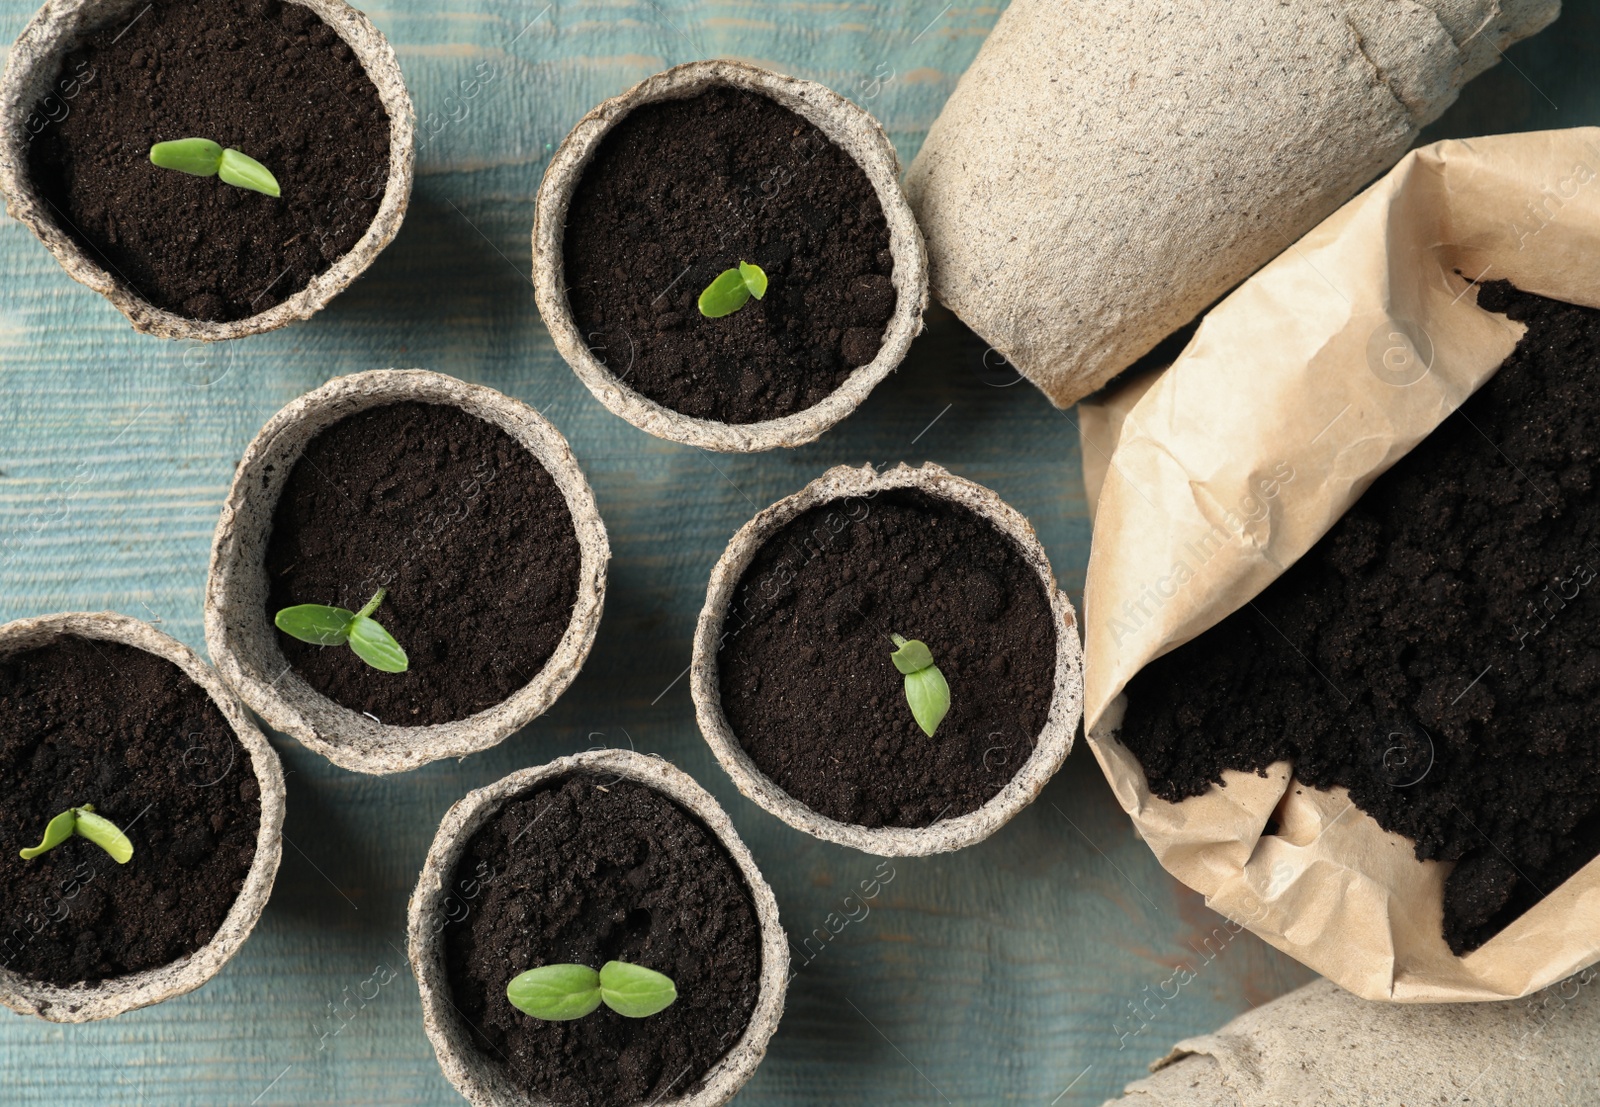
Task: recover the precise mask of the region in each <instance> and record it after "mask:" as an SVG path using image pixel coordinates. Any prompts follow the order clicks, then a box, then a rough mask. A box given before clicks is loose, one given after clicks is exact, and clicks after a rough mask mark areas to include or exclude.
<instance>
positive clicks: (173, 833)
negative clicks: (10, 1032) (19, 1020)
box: [0, 612, 284, 1022]
mask: <svg viewBox="0 0 1600 1107" xmlns="http://www.w3.org/2000/svg"><path fill="white" fill-rule="evenodd" d="M0 705H3V706H0V789H3V790H4V793H5V796H6V804H5V813H4V818H3V820H0V822H3V826H4V839H5V840H4V842H3V843H0V882H3V883H4V886H5V888H6V895H5V902H4V908H3V917H0V925H3V927H4V930H3V932H0V1003H4V1004H5V1005H6V1006H7V1007H9V1008H11V1009H12V1010H13V1011H16V1012H18V1013H20V1014H25V1015H36V1016H38V1017H39V1018H42V1019H48V1020H50V1021H51V1022H88V1021H90V1020H93V1019H104V1018H110V1017H112V1016H113V1015H120V1014H122V1013H123V1012H124V1011H132V1010H133V1009H135V1008H137V1007H147V1006H149V1005H150V1004H152V1003H160V1002H161V1001H162V1000H167V999H172V998H173V997H174V996H181V995H183V994H184V993H185V992H191V991H193V990H194V989H196V988H198V987H200V985H202V984H204V983H205V982H206V981H208V980H210V979H211V978H212V977H213V976H215V975H217V973H218V972H219V971H221V969H222V966H223V965H224V964H226V963H227V961H228V959H229V958H230V957H232V956H233V955H234V954H235V953H236V952H238V950H239V947H240V946H242V945H243V944H244V941H245V939H246V938H248V937H249V936H250V931H251V930H253V929H254V928H255V925H256V920H257V919H259V918H260V917H261V911H262V909H263V908H264V907H266V904H267V897H268V896H269V895H270V894H271V892H272V881H273V878H274V877H275V876H276V875H277V872H278V859H279V855H280V852H281V851H282V848H283V842H282V839H283V810H284V788H283V769H282V767H281V766H280V765H279V763H278V755H277V753H276V752H274V751H273V749H272V747H271V746H270V745H268V744H267V740H266V739H265V738H264V737H263V736H262V734H261V732H260V731H259V730H257V729H256V727H255V724H254V723H253V722H252V721H251V719H250V715H249V713H248V712H246V711H245V709H244V706H243V705H242V704H241V703H239V701H238V699H237V698H236V697H235V696H234V694H233V693H232V692H231V691H230V690H229V689H228V688H227V687H226V686H225V685H224V684H223V683H222V681H221V680H219V679H218V678H217V675H216V673H214V672H212V670H211V668H210V667H209V666H208V665H206V664H205V662H203V661H201V660H200V658H198V657H197V656H195V654H194V651H192V650H190V649H189V648H188V647H187V646H184V645H183V644H182V643H180V642H177V641H175V640H174V639H172V638H169V637H167V636H166V635H165V634H162V633H161V632H160V631H157V630H155V629H154V628H153V627H151V626H149V625H148V624H146V623H142V622H140V621H138V620H137V619H130V618H127V617H126V616H123V615H114V614H112V613H110V612H101V613H98V614H81V613H70V614H60V615H44V616H40V617H37V618H31V619H19V620H17V621H16V622H12V623H7V624H5V625H4V626H0ZM74 808H93V814H94V816H96V817H98V818H100V819H105V820H109V821H110V822H111V823H112V824H113V825H114V826H115V827H116V828H117V829H119V830H120V831H122V833H123V834H124V835H125V837H126V844H127V845H129V846H130V847H131V850H130V853H129V855H128V856H126V858H125V859H124V860H122V861H120V862H119V860H118V859H117V858H115V857H114V856H113V855H112V853H111V852H108V851H107V849H105V848H102V847H101V846H100V845H98V844H96V842H95V841H92V840H90V839H89V838H87V837H84V836H82V835H80V834H69V836H68V837H67V838H66V839H65V840H64V841H60V842H58V843H57V844H55V845H53V846H52V847H51V848H50V849H48V850H45V851H44V852H42V853H37V854H35V855H34V856H33V857H31V858H29V859H24V858H23V857H22V856H21V851H23V850H30V849H32V848H33V847H37V846H39V845H41V844H44V842H46V841H49V840H50V839H48V838H46V835H45V828H46V826H47V825H49V824H51V823H52V821H53V820H55V819H56V818H57V816H60V815H63V814H65V813H67V812H68V810H69V809H74ZM70 822H71V820H70V819H69V823H70Z"/></svg>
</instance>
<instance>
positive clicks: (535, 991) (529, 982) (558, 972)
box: [506, 961, 678, 1022]
mask: <svg viewBox="0 0 1600 1107" xmlns="http://www.w3.org/2000/svg"><path fill="white" fill-rule="evenodd" d="M506 998H507V999H509V1000H510V1001H511V1005H512V1006H513V1007H515V1008H516V1009H517V1010H519V1011H521V1012H522V1013H523V1014H525V1015H532V1016H533V1017H534V1018H536V1019H544V1020H546V1021H547V1022H565V1021H567V1020H568V1019H581V1018H583V1016H585V1015H587V1014H590V1013H592V1012H593V1011H594V1010H595V1008H597V1007H599V1006H600V1005H601V1004H602V1003H604V1004H605V1005H606V1006H607V1007H609V1008H611V1009H612V1010H613V1011H615V1012H616V1013H617V1014H619V1015H623V1016H625V1017H627V1018H630V1019H643V1018H648V1017H649V1016H651V1015H654V1014H658V1013H659V1012H662V1011H665V1010H666V1009H667V1008H668V1007H670V1006H672V1001H673V1000H675V999H677V998H678V988H677V985H675V984H673V982H672V978H671V977H668V976H664V975H663V974H661V973H658V972H656V971H655V970H654V969H647V968H645V967H644V966H643V965H630V964H629V963H628V962H626V961H607V962H606V963H605V964H604V965H603V966H601V968H600V971H599V972H595V971H594V970H593V969H591V968H590V967H589V966H588V965H541V966H540V967H539V968H537V969H529V970H528V971H527V972H525V973H522V974H521V975H519V976H518V977H517V978H516V979H514V980H513V981H512V982H511V983H510V984H507V985H506Z"/></svg>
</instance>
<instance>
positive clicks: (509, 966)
mask: <svg viewBox="0 0 1600 1107" xmlns="http://www.w3.org/2000/svg"><path fill="white" fill-rule="evenodd" d="M451 893H452V895H454V896H455V897H456V898H457V899H458V900H459V901H460V902H461V904H463V905H464V907H465V910H466V912H467V913H466V915H465V916H464V917H462V916H461V914H460V912H459V911H457V912H453V913H452V915H453V917H455V918H457V919H459V921H454V922H449V923H446V924H445V926H444V933H443V941H444V955H445V965H446V969H447V971H448V973H449V977H450V991H451V998H452V1000H453V1002H454V1003H455V1006H456V1008H457V1009H458V1010H459V1011H460V1012H461V1014H462V1016H463V1017H464V1018H465V1020H466V1022H467V1023H468V1025H470V1026H472V1027H474V1028H475V1029H476V1030H477V1040H478V1042H479V1044H480V1046H481V1047H482V1048H483V1049H484V1051H485V1052H486V1053H487V1055H488V1056H489V1057H491V1058H494V1059H497V1060H499V1061H500V1062H501V1063H502V1064H504V1065H505V1066H506V1068H507V1069H508V1070H509V1072H510V1073H511V1075H512V1077H513V1078H514V1079H516V1080H518V1081H520V1082H521V1083H522V1084H523V1086H524V1087H526V1088H528V1089H529V1091H531V1092H533V1093H534V1094H535V1095H536V1096H537V1097H539V1098H544V1099H548V1100H549V1101H550V1102H552V1103H557V1104H562V1105H582V1107H623V1105H633V1104H644V1103H655V1102H657V1101H659V1100H660V1099H662V1098H664V1097H666V1096H668V1095H669V1094H670V1095H671V1097H672V1098H673V1099H674V1100H676V1099H677V1098H678V1097H679V1096H682V1095H686V1094H688V1093H690V1092H693V1091H695V1090H696V1089H697V1088H699V1087H700V1085H701V1083H702V1078H703V1077H704V1076H705V1074H706V1073H707V1072H708V1071H709V1070H710V1069H711V1067H712V1066H713V1065H714V1064H716V1062H717V1061H718V1060H719V1059H721V1057H722V1056H723V1055H724V1054H725V1053H727V1051H728V1050H729V1049H730V1048H731V1047H732V1046H733V1045H734V1044H735V1043H736V1042H737V1041H738V1040H739V1036H740V1035H741V1034H742V1033H743V1032H744V1029H745V1027H746V1026H747V1025H749V1022H750V1015H751V1013H752V1012H753V1011H754V1010H755V1003H756V999H757V997H758V995H759V993H760V987H761V929H760V924H759V922H758V921H757V916H756V911H755V906H754V904H753V902H752V901H751V898H750V891H749V887H748V886H747V885H746V884H745V882H744V878H743V876H742V875H741V874H740V873H739V870H738V868H737V867H736V866H735V865H734V863H733V860H732V858H730V857H729V856H728V854H727V851H726V850H724V849H723V847H722V844H721V843H720V842H718V841H717V839H716V838H715V837H714V836H713V835H712V834H711V832H710V831H709V830H707V829H706V828H705V826H704V825H702V824H701V822H700V820H699V819H697V818H695V817H694V816H693V815H692V814H690V813H689V812H688V811H686V810H684V809H683V808H682V807H680V806H678V804H676V803H674V802H673V801H672V800H670V799H668V798H667V797H665V796H663V795H662V794H661V793H659V792H656V791H654V790H653V789H650V788H646V787H644V786H642V785H639V784H636V783H634V782H633V781H630V780H624V779H621V778H616V777H611V776H601V775H597V774H585V773H578V774H573V775H572V776H569V777H566V778H564V779H562V780H558V781H553V782H549V783H545V784H541V785H540V786H539V787H538V788H536V789H535V790H534V791H531V792H529V793H528V794H526V795H524V796H520V797H518V798H517V799H515V800H512V801H511V802H509V803H507V804H506V805H505V806H504V807H503V808H502V809H501V811H500V812H499V813H498V814H496V815H495V816H494V817H493V818H492V819H490V821H489V822H488V823H487V824H485V826H484V827H483V828H482V829H481V830H479V831H478V832H477V833H476V834H474V835H473V836H472V840H471V841H470V842H469V843H468V844H467V848H466V850H465V851H464V852H463V853H462V856H461V860H460V861H459V862H458V863H457V865H456V871H455V874H454V876H453V878H452V882H451ZM612 960H620V961H628V962H630V963H632V964H636V965H643V966H645V967H646V968H651V969H655V970H656V971H657V972H662V973H666V974H667V975H668V976H670V977H671V978H672V980H673V983H674V984H676V985H677V989H678V998H677V1000H676V1001H675V1002H674V1003H673V1004H672V1005H671V1006H670V1007H668V1008H667V1009H666V1010H664V1011H662V1012H661V1013H660V1014H657V1015H652V1016H650V1017H649V1018H643V1019H628V1018H623V1017H622V1016H621V1015H618V1014H617V1013H616V1012H614V1011H612V1010H611V1009H610V1008H607V1007H605V1006H601V1007H600V1008H599V1009H598V1010H596V1011H595V1012H594V1013H593V1014H590V1015H585V1016H584V1017H583V1018H581V1019H575V1020H572V1021H567V1022H544V1021H541V1020H539V1019H535V1018H533V1017H531V1016H529V1015H525V1014H523V1013H522V1012H521V1011H519V1010H517V1009H516V1008H515V1007H513V1006H511V1003H510V1001H509V1000H507V999H506V985H507V984H509V983H510V982H511V979H512V978H513V977H515V976H517V975H518V974H519V973H522V972H526V971H527V970H528V969H531V968H537V967H538V966H540V965H551V964H579V965H589V966H590V967H592V968H599V967H600V966H601V965H603V964H605V963H606V962H607V961H612Z"/></svg>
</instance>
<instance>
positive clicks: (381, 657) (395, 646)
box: [272, 588, 411, 673]
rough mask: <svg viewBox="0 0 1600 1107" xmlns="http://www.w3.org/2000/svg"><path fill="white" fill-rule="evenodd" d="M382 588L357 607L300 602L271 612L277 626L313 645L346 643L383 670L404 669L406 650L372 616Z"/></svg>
mask: <svg viewBox="0 0 1600 1107" xmlns="http://www.w3.org/2000/svg"><path fill="white" fill-rule="evenodd" d="M385 591H386V590H385V589H383V588H380V589H378V593H377V595H375V596H373V597H372V598H371V599H370V600H368V601H367V605H366V606H365V607H363V608H362V609H361V610H360V611H347V610H345V609H344V608H342V607H324V606H323V605H322V604H320V603H303V604H300V605H298V606H296V607H286V608H284V609H283V610H282V611H280V612H278V614H277V615H275V616H273V619H272V621H273V623H275V624H276V625H277V627H278V629H279V630H281V631H283V633H285V634H287V635H289V636H290V637H291V638H298V639H300V641H302V642H310V643H311V644H312V645H314V646H342V645H347V644H348V645H349V647H350V648H351V649H352V650H355V651H356V656H357V657H359V658H361V660H363V661H365V662H366V663H367V664H368V665H371V666H372V667H373V668H374V669H379V670H382V671H383V672H385V673H403V672H405V671H406V669H408V668H410V666H411V662H410V660H409V659H408V658H407V657H406V651H405V650H403V649H401V648H400V643H399V642H396V641H395V640H394V636H393V635H391V634H390V633H389V632H388V631H386V630H384V629H383V626H382V624H380V623H379V622H378V620H376V619H374V618H373V617H372V613H373V612H374V611H376V610H378V605H379V604H380V603H382V602H383V597H384V594H385Z"/></svg>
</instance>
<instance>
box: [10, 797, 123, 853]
mask: <svg viewBox="0 0 1600 1107" xmlns="http://www.w3.org/2000/svg"><path fill="white" fill-rule="evenodd" d="M74 834H76V835H77V836H78V837H80V838H87V839H89V841H91V842H93V843H94V844H95V845H97V846H99V847H100V848H101V849H103V850H105V851H106V852H107V853H109V854H110V855H111V860H113V861H115V862H116V863H117V864H119V865H126V864H127V863H128V861H129V859H130V858H132V857H133V843H132V842H130V841H128V836H127V835H126V834H124V833H122V831H121V830H120V829H118V828H117V824H116V823H114V822H112V821H111V820H110V819H108V818H105V817H104V816H102V815H96V814H95V813H94V804H92V803H86V804H84V805H83V806H82V807H69V808H67V809H66V810H65V811H63V812H61V814H59V815H57V816H56V817H55V818H53V819H51V820H50V823H49V825H48V826H46V827H45V828H44V839H43V840H42V841H40V843H39V844H38V845H36V846H30V847H29V848H27V849H25V850H23V851H22V859H23V860H24V861H32V860H33V859H34V858H35V857H38V856H39V855H40V854H41V853H47V852H49V851H50V850H53V849H55V848H56V847H57V846H59V845H60V844H61V843H62V842H65V841H66V840H67V839H68V838H70V837H72V836H73V835H74Z"/></svg>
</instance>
